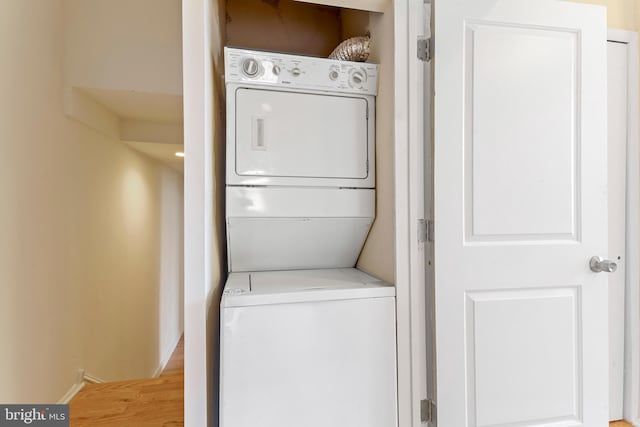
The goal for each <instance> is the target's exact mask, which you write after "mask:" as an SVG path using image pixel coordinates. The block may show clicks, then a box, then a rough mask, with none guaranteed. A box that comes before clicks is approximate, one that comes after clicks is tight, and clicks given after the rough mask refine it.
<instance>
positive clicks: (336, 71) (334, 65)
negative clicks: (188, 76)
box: [224, 47, 378, 95]
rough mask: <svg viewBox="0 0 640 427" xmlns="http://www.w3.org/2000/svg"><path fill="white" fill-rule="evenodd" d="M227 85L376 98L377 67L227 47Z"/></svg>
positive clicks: (363, 63)
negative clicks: (264, 86)
mask: <svg viewBox="0 0 640 427" xmlns="http://www.w3.org/2000/svg"><path fill="white" fill-rule="evenodd" d="M224 53H225V81H226V83H232V82H233V83H242V82H246V83H251V84H264V85H268V86H272V85H277V86H282V87H291V88H297V89H310V90H318V91H328V92H344V93H359V94H366V95H376V93H377V90H378V66H377V65H376V64H370V63H366V62H348V61H338V60H333V59H325V58H315V57H310V56H298V55H287V54H282V53H270V52H260V51H254V50H244V49H234V48H228V47H225V51H224Z"/></svg>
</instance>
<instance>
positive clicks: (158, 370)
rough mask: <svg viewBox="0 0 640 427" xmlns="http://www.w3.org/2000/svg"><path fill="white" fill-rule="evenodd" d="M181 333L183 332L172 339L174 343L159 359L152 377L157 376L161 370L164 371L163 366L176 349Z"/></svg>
mask: <svg viewBox="0 0 640 427" xmlns="http://www.w3.org/2000/svg"><path fill="white" fill-rule="evenodd" d="M183 334H184V332H181V333H179V334H178V337H177V338H176V339H175V340H174V343H173V345H171V347H170V348H169V350H168V352H167V354H165V355H164V357H163V358H162V359H161V360H160V365H158V367H157V368H156V370H155V372H154V373H153V378H158V377H159V376H160V374H162V371H164V368H165V367H166V366H167V363H169V360H171V356H172V355H173V352H174V350H175V349H176V346H177V345H178V343H179V342H180V338H182V335H183Z"/></svg>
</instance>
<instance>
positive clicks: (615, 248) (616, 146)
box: [607, 42, 629, 420]
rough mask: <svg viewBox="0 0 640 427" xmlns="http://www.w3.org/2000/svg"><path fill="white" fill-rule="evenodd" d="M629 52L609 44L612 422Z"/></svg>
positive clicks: (619, 399)
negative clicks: (613, 264)
mask: <svg viewBox="0 0 640 427" xmlns="http://www.w3.org/2000/svg"><path fill="white" fill-rule="evenodd" d="M628 49H629V46H628V45H627V44H626V43H619V42H609V43H607V54H608V58H607V63H608V70H607V82H608V84H607V92H608V102H607V104H608V117H609V122H608V125H609V126H608V129H609V130H608V134H609V137H608V157H607V161H608V165H609V166H608V182H609V185H608V187H609V254H610V256H611V257H612V258H613V259H615V261H616V263H617V264H618V269H617V271H616V272H615V274H612V275H610V276H609V284H608V288H609V419H610V420H620V419H622V416H623V412H622V408H623V391H624V317H625V316H624V299H625V264H626V260H625V256H624V255H625V250H626V247H625V243H626V237H625V235H626V227H625V223H626V215H625V209H626V197H625V195H626V188H627V186H626V184H627V180H626V172H627V168H626V161H627V155H626V153H627V72H628V64H627V55H628Z"/></svg>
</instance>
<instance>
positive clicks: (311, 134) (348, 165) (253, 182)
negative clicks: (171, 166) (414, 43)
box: [220, 48, 397, 427]
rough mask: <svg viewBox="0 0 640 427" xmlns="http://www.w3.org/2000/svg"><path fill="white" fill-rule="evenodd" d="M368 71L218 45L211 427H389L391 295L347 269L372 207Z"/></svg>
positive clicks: (392, 407) (373, 71)
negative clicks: (221, 267)
mask: <svg viewBox="0 0 640 427" xmlns="http://www.w3.org/2000/svg"><path fill="white" fill-rule="evenodd" d="M377 72H378V70H377V66H376V65H374V64H368V63H352V62H343V61H335V60H328V59H321V58H310V57H301V56H293V55H284V54H276V53H267V52H256V51H249V50H240V49H231V48H226V49H225V80H226V93H227V150H226V156H227V163H226V226H227V249H228V261H229V265H228V267H229V277H228V280H227V283H226V285H225V289H224V292H223V296H222V301H221V325H220V327H221V337H220V340H221V341H220V351H221V355H220V357H221V360H220V426H221V427H327V426H331V427H347V426H348V427H393V426H396V425H397V409H396V408H397V405H396V338H395V289H394V287H393V286H391V285H389V284H387V283H385V282H383V281H381V280H379V279H376V278H374V277H372V276H370V275H368V274H365V273H364V272H362V271H359V270H357V269H356V268H354V266H355V264H356V261H357V259H358V256H359V254H360V251H361V249H362V246H363V244H364V241H365V239H366V237H367V235H368V233H369V229H370V227H371V224H372V222H373V219H374V213H375V151H374V150H375V95H376V90H377ZM390 253H392V251H391V250H390Z"/></svg>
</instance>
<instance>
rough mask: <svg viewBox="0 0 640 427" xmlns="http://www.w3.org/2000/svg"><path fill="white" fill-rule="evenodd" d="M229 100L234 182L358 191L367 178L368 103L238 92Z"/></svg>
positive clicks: (261, 91)
mask: <svg viewBox="0 0 640 427" xmlns="http://www.w3.org/2000/svg"><path fill="white" fill-rule="evenodd" d="M234 96H235V128H234V129H233V130H232V131H234V133H235V144H234V146H229V147H228V148H229V149H235V153H234V152H230V153H228V154H229V155H231V156H232V158H233V157H235V164H232V165H228V166H230V167H232V171H229V172H232V173H231V174H232V175H235V178H236V179H237V180H238V181H235V183H238V184H241V183H242V184H266V185H269V184H271V185H340V186H352V187H358V186H362V181H363V180H367V178H369V175H370V174H372V171H371V170H370V169H371V168H370V164H369V163H370V161H372V159H371V158H372V157H373V136H372V134H373V131H372V129H370V127H369V111H370V108H371V107H372V106H371V105H370V103H372V102H373V98H367V97H362V96H348V95H345V96H339V95H329V94H317V93H298V92H287V91H275V90H266V89H249V88H242V87H240V88H237V90H236V91H235V94H234ZM370 134H371V135H370ZM229 136H230V135H229ZM229 142H230V143H231V142H232V141H229ZM369 144H372V145H371V147H370V146H369ZM230 145H231V144H230ZM327 180H332V181H336V180H340V181H342V182H326V181H327ZM232 181H234V180H232ZM369 181H370V182H371V183H372V181H373V180H367V182H369ZM370 186H373V185H370Z"/></svg>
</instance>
